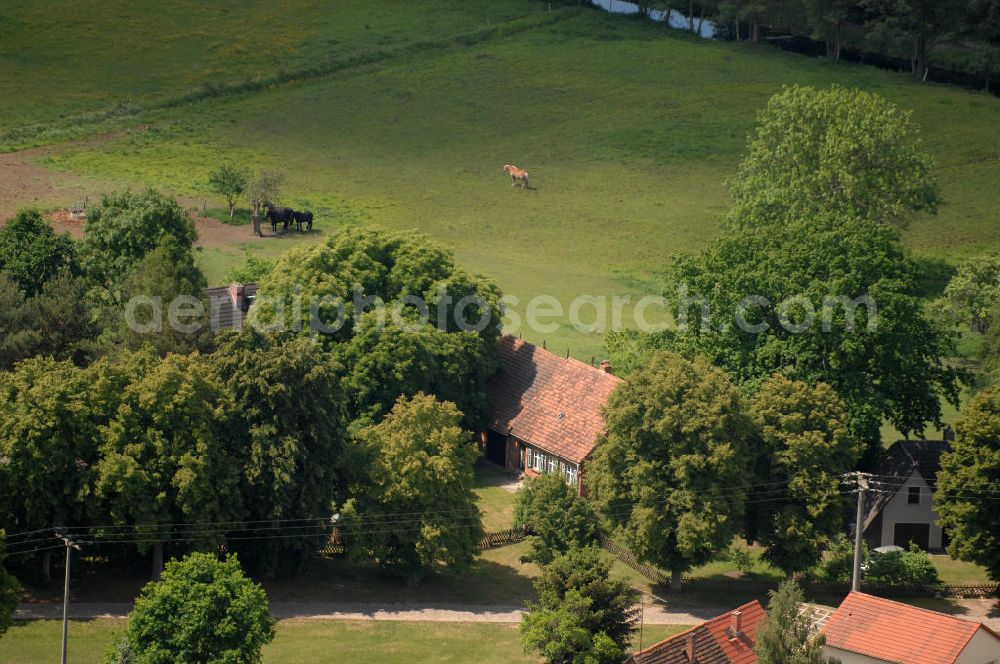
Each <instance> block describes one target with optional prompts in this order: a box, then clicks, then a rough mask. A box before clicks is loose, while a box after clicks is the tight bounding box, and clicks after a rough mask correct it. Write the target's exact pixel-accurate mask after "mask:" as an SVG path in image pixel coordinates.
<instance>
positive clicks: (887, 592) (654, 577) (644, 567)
mask: <svg viewBox="0 0 1000 664" xmlns="http://www.w3.org/2000/svg"><path fill="white" fill-rule="evenodd" d="M601 545H602V546H603V547H604V549H605V550H607V551H609V552H611V553H612V554H614V556H615V557H616V558H617V559H618V560H620V561H621V562H622V563H623V564H625V565H627V566H628V567H631V568H632V569H633V570H635V571H636V572H638V573H639V574H642V575H643V576H644V577H645V578H647V579H648V580H650V581H652V582H653V583H656V584H660V585H662V586H669V584H670V575H669V574H668V573H667V572H664V571H663V570H661V569H659V568H658V567H656V566H655V565H650V564H649V563H644V562H640V561H639V560H638V559H636V557H635V556H634V555H632V552H631V551H629V550H628V549H627V548H625V547H624V546H622V545H621V544H618V543H617V542H615V541H614V540H612V539H609V538H608V537H605V536H601ZM778 583H779V582H778V581H777V580H774V579H761V578H753V577H742V578H710V579H705V578H697V577H691V576H685V577H684V579H683V586H684V588H685V589H686V590H688V591H694V592H698V591H714V592H723V593H732V594H742V595H746V594H751V595H762V596H763V595H766V594H767V591H769V590H776V589H777V587H778ZM800 584H801V586H802V588H803V590H805V591H806V592H807V593H809V594H811V595H833V596H846V595H847V593H848V592H850V590H851V585H850V583H846V582H845V583H831V582H828V581H815V580H810V579H808V578H807V579H803V580H801V581H800ZM861 587H862V590H864V591H865V592H867V593H871V594H873V595H878V596H881V597H956V598H966V597H982V598H988V597H1000V583H983V584H968V585H964V584H948V583H934V584H885V583H874V582H865V581H864V580H862V583H861ZM664 591H666V588H664Z"/></svg>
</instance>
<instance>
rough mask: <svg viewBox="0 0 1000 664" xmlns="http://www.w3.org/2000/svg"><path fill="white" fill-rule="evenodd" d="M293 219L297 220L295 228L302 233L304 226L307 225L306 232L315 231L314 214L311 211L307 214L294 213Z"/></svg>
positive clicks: (306, 212) (307, 211)
mask: <svg viewBox="0 0 1000 664" xmlns="http://www.w3.org/2000/svg"><path fill="white" fill-rule="evenodd" d="M292 219H294V220H295V226H296V228H298V229H299V232H300V233H301V232H302V224H305V225H306V230H307V231H311V230H312V229H313V213H312V212H310V211H309V210H306V211H305V212H298V211H295V212H292Z"/></svg>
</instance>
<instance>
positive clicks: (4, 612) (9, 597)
mask: <svg viewBox="0 0 1000 664" xmlns="http://www.w3.org/2000/svg"><path fill="white" fill-rule="evenodd" d="M4 538H5V533H4V531H3V529H2V528H0V637H2V636H3V633H4V632H6V631H7V628H8V627H10V620H11V616H12V615H14V609H16V608H17V602H18V600H19V599H20V597H21V585H20V584H19V583H18V582H17V579H15V578H14V577H13V576H11V575H10V574H9V573H8V572H7V570H6V569H5V568H4V558H5V557H6V547H7V545H6V542H5V541H4Z"/></svg>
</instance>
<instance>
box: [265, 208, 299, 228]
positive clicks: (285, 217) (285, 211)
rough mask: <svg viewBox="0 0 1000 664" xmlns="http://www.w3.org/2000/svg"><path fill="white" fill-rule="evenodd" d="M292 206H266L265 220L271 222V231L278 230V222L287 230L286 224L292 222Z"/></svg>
mask: <svg viewBox="0 0 1000 664" xmlns="http://www.w3.org/2000/svg"><path fill="white" fill-rule="evenodd" d="M292 214H293V210H292V208H288V207H280V206H273V207H272V206H268V208H267V220H268V221H270V222H271V232H272V233H277V232H278V224H279V223H281V224H283V225H284V229H285V230H286V231H287V230H288V225H289V224H290V223H292Z"/></svg>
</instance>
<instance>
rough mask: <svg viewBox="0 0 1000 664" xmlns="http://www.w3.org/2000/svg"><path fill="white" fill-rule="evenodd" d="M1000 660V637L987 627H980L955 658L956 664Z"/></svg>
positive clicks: (973, 663) (981, 663) (984, 663)
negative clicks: (987, 629) (991, 632)
mask: <svg viewBox="0 0 1000 664" xmlns="http://www.w3.org/2000/svg"><path fill="white" fill-rule="evenodd" d="M997 661H1000V639H998V638H997V637H995V636H993V635H992V634H990V633H989V632H987V631H986V630H985V629H980V630H979V631H978V632H976V633H975V634H974V635H973V637H972V638H971V639H970V640H969V645H967V646H965V650H963V651H962V654H961V655H959V656H958V659H956V660H955V664H991V663H992V662H997Z"/></svg>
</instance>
